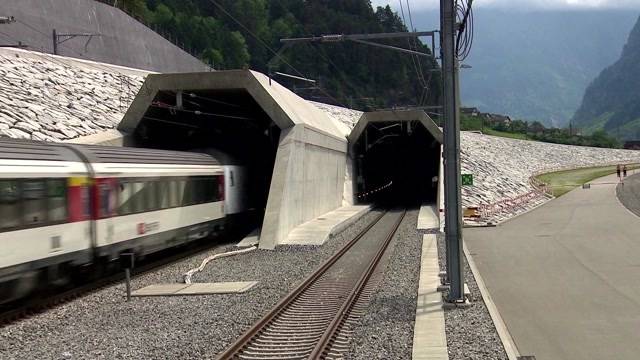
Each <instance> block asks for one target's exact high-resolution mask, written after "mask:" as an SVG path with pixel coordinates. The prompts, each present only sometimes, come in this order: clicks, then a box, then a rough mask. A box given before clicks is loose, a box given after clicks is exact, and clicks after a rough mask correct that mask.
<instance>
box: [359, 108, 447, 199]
mask: <svg viewBox="0 0 640 360" xmlns="http://www.w3.org/2000/svg"><path fill="white" fill-rule="evenodd" d="M348 140H349V160H348V162H349V164H350V167H351V169H352V170H351V172H352V178H353V183H352V187H353V193H354V203H356V204H367V203H375V204H378V205H385V206H419V205H422V204H424V203H433V204H435V203H439V200H440V199H439V196H440V187H441V185H442V182H441V181H440V180H441V179H440V178H441V172H440V170H441V169H440V168H441V163H442V161H441V159H442V141H443V136H442V131H440V128H438V126H437V125H436V124H435V123H434V122H433V120H432V119H431V118H430V117H429V116H428V115H427V114H426V113H425V112H424V111H422V110H398V111H377V112H368V113H364V114H363V115H362V117H361V118H360V120H359V121H358V123H357V124H356V126H355V128H354V129H353V131H352V132H351V133H350V134H349V136H348ZM434 177H437V180H438V181H437V182H433V181H432V180H433V179H434Z"/></svg>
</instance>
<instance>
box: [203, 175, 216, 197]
mask: <svg viewBox="0 0 640 360" xmlns="http://www.w3.org/2000/svg"><path fill="white" fill-rule="evenodd" d="M202 183H203V187H204V188H203V195H204V202H214V201H218V180H217V178H214V177H210V178H205V179H203V181H202Z"/></svg>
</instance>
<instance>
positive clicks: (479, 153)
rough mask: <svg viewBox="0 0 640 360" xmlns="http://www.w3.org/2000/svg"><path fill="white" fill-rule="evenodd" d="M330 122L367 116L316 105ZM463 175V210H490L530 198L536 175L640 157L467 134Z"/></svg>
mask: <svg viewBox="0 0 640 360" xmlns="http://www.w3.org/2000/svg"><path fill="white" fill-rule="evenodd" d="M314 105H316V106H317V107H319V108H320V109H322V110H323V111H325V112H326V113H327V115H329V116H330V117H332V118H334V119H336V120H338V121H340V122H342V123H344V124H346V125H348V126H350V127H351V128H353V127H354V126H355V124H356V123H357V121H358V119H359V118H360V116H361V115H362V113H361V112H359V111H354V110H349V109H343V108H341V107H338V106H332V105H326V104H319V103H314ZM461 142H462V155H461V158H462V172H463V173H468V174H473V175H474V186H470V187H463V189H462V203H463V206H464V207H471V206H479V205H489V204H494V203H496V202H499V201H501V200H508V199H514V198H517V197H519V196H522V195H524V194H527V193H530V192H532V191H533V190H534V188H533V187H532V186H531V184H530V183H529V178H530V177H531V176H533V175H535V174H538V173H541V172H546V171H551V170H556V169H565V168H577V167H585V166H594V165H604V164H612V163H616V162H640V152H637V151H629V150H618V149H600V148H592V147H582V146H569V145H558V144H550V143H543V142H536V141H524V140H515V139H507V138H501V137H495V136H488V135H482V134H477V133H472V132H463V133H462V135H461ZM546 200H548V198H547V197H545V196H532V197H531V198H530V199H526V201H525V202H524V204H523V205H522V206H518V207H515V208H508V209H505V210H504V211H498V212H497V213H496V214H494V215H492V216H490V217H489V218H487V219H484V220H485V221H491V222H496V221H501V220H504V219H507V218H509V217H512V216H514V215H517V214H519V213H522V212H525V211H527V210H530V209H531V208H533V207H535V206H537V205H540V204H541V203H543V202H545V201H546Z"/></svg>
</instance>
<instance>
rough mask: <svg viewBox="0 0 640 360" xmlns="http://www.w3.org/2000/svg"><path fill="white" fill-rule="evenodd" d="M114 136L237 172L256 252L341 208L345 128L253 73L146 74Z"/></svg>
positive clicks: (345, 143) (290, 93) (272, 245)
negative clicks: (205, 155) (255, 231)
mask: <svg viewBox="0 0 640 360" xmlns="http://www.w3.org/2000/svg"><path fill="white" fill-rule="evenodd" d="M118 130H120V131H121V132H123V133H125V134H126V136H127V137H128V139H129V142H130V143H133V144H135V145H136V146H142V147H149V148H161V149H173V150H185V151H207V152H211V153H212V154H213V155H215V156H216V157H218V158H222V159H221V160H223V162H226V163H230V164H238V165H242V166H244V167H245V168H246V169H247V175H248V176H247V179H249V180H248V184H247V189H248V194H247V197H248V201H249V202H250V203H251V206H252V207H253V208H254V209H256V211H257V212H258V213H259V216H260V217H261V220H260V221H259V224H258V225H261V232H260V237H259V239H260V240H259V241H260V247H261V248H268V249H269V248H274V247H275V246H276V245H277V244H278V243H280V242H282V241H283V240H284V239H285V238H286V236H287V235H288V233H289V232H290V231H291V230H292V229H293V228H295V227H296V226H297V225H299V224H302V223H304V222H306V221H309V220H311V219H313V218H316V217H318V216H320V215H322V214H324V213H326V212H328V211H331V210H333V209H335V208H337V207H339V206H340V205H341V204H342V200H343V188H344V181H345V171H346V153H347V140H346V134H347V132H348V128H346V126H344V125H343V124H340V123H338V122H336V121H333V120H332V119H330V118H328V117H327V115H325V114H324V113H323V112H322V111H321V110H320V109H318V108H316V107H315V106H313V105H312V104H311V103H309V102H307V101H305V100H304V99H302V98H300V97H298V96H297V95H295V94H294V93H292V92H290V91H289V90H288V89H286V88H285V87H283V86H281V85H280V84H278V83H277V82H275V81H273V80H271V79H269V78H268V77H266V76H265V75H263V74H261V73H258V72H254V71H249V70H234V71H216V72H207V73H190V74H153V75H149V76H148V77H147V79H146V81H145V83H144V84H143V86H142V88H141V90H140V92H139V93H138V95H137V96H136V98H135V100H134V101H133V103H132V105H131V106H130V107H129V109H128V111H127V113H126V114H125V116H124V119H123V120H122V122H121V123H120V125H119V127H118Z"/></svg>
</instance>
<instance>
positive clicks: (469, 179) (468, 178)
mask: <svg viewBox="0 0 640 360" xmlns="http://www.w3.org/2000/svg"><path fill="white" fill-rule="evenodd" d="M462 186H473V174H462Z"/></svg>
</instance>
